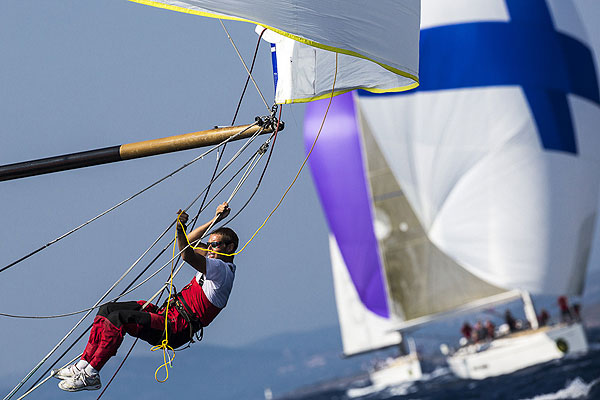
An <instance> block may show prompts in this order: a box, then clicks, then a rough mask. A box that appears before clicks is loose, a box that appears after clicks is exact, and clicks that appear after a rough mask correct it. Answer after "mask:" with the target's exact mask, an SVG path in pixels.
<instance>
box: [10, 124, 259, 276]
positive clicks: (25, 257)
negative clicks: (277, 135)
mask: <svg viewBox="0 0 600 400" xmlns="http://www.w3.org/2000/svg"><path fill="white" fill-rule="evenodd" d="M257 124H258V123H257V122H254V123H253V124H251V125H249V126H248V127H246V128H245V129H243V130H242V131H240V132H238V133H236V134H235V135H233V136H231V137H229V138H227V139H225V140H224V141H223V142H221V143H219V144H218V145H215V146H213V147H212V148H210V149H209V150H207V151H206V152H204V153H202V154H200V155H199V156H198V157H196V158H194V159H193V160H191V161H189V162H187V163H185V164H183V165H182V166H181V167H179V168H177V169H176V170H175V171H173V172H171V173H170V174H168V175H166V176H164V177H162V178H161V179H159V180H157V181H156V182H154V183H152V184H151V185H149V186H147V187H145V188H144V189H142V190H140V191H139V192H137V193H135V194H133V195H132V196H130V197H129V198H127V199H125V200H122V201H121V202H119V203H117V204H115V205H114V206H112V207H110V208H109V209H107V210H106V211H103V212H102V213H100V214H98V215H97V216H95V217H94V218H92V219H90V220H88V221H86V222H84V223H83V224H81V225H79V226H78V227H76V228H73V229H71V230H70V231H68V232H66V233H64V234H62V235H61V236H59V237H58V238H56V239H54V240H51V241H50V242H48V243H46V244H45V245H43V246H41V247H39V248H38V249H36V250H34V251H32V252H30V253H29V254H27V255H25V256H23V257H21V258H19V259H18V260H16V261H13V262H12V263H10V264H8V265H7V266H5V267H3V268H0V273H1V272H4V271H6V270H7V269H9V268H11V267H13V266H15V265H17V264H18V263H20V262H22V261H24V260H26V259H28V258H29V257H31V256H33V255H34V254H36V253H38V252H40V251H42V250H44V249H46V248H48V247H50V246H51V245H53V244H54V243H56V242H58V241H59V240H62V239H64V238H65V237H67V236H69V235H71V234H73V233H75V232H77V231H78V230H80V229H81V228H83V227H84V226H86V225H88V224H90V223H92V222H93V221H95V220H97V219H99V218H100V217H103V216H104V215H106V214H108V213H109V212H111V211H113V210H115V209H116V208H118V207H120V206H122V205H123V204H125V203H127V202H128V201H130V200H133V199H134V198H135V197H137V196H139V195H141V194H142V193H144V192H146V191H148V190H149V189H151V188H153V187H154V186H156V185H158V184H159V183H162V182H163V181H165V180H167V179H168V178H170V177H172V176H173V175H175V174H177V173H178V172H180V171H181V170H183V169H184V168H187V167H189V166H190V165H192V164H193V163H195V162H197V161H198V160H201V159H203V158H204V157H205V156H206V155H208V154H210V153H211V152H213V151H214V150H215V149H217V148H219V147H220V146H222V145H224V144H226V143H228V142H230V141H231V140H233V139H234V138H235V137H237V136H239V135H241V134H242V133H244V132H245V131H247V130H248V129H250V128H251V127H253V126H255V125H257Z"/></svg>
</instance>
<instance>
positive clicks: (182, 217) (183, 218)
mask: <svg viewBox="0 0 600 400" xmlns="http://www.w3.org/2000/svg"><path fill="white" fill-rule="evenodd" d="M188 219H189V216H188V215H187V213H186V212H185V211H181V210H179V211H177V220H178V221H177V230H178V231H182V230H183V229H184V228H185V226H186V224H187V222H188ZM182 225H183V226H182Z"/></svg>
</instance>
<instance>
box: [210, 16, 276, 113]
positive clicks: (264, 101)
mask: <svg viewBox="0 0 600 400" xmlns="http://www.w3.org/2000/svg"><path fill="white" fill-rule="evenodd" d="M219 22H220V23H221V26H222V27H223V29H224V30H225V33H226V34H227V38H228V39H229V41H230V42H231V45H232V46H233V48H234V49H235V52H236V53H237V55H238V57H239V59H240V61H241V62H242V64H243V65H244V68H245V69H246V72H247V73H248V76H249V77H250V79H252V83H254V87H255V88H256V90H257V91H258V94H259V95H260V98H261V99H262V101H263V103H265V107H267V110H269V111H271V109H270V108H269V105H268V104H267V100H265V96H263V94H262V92H261V91H260V88H259V87H258V85H257V84H256V81H255V80H254V77H252V74H251V73H250V70H249V69H248V66H247V65H246V63H245V62H244V59H243V58H242V55H241V54H240V52H239V50H238V48H237V46H236V45H235V43H234V41H233V39H232V38H231V35H230V34H229V31H228V30H227V28H226V27H225V24H223V21H222V20H220V19H219ZM261 35H262V34H261Z"/></svg>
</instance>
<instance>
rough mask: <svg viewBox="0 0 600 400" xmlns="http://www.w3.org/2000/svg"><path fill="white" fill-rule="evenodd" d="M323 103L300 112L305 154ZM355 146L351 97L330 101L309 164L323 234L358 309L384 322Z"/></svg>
mask: <svg viewBox="0 0 600 400" xmlns="http://www.w3.org/2000/svg"><path fill="white" fill-rule="evenodd" d="M328 103H329V99H325V100H321V101H316V102H311V103H309V104H308V105H307V107H306V115H305V118H304V145H305V149H306V152H308V151H309V150H310V147H311V146H312V144H313V141H314V139H315V137H316V135H317V133H318V131H319V127H320V126H321V123H322V121H323V116H324V115H325V110H326V109H327V105H328ZM360 140H361V139H360V136H359V129H358V126H357V120H356V115H355V107H354V101H353V95H352V93H346V94H344V95H340V96H336V97H334V98H333V101H332V103H331V107H330V109H329V113H328V115H327V119H326V121H325V125H324V126H323V130H322V132H321V136H320V137H319V140H318V141H317V144H316V146H315V149H314V150H313V152H312V154H311V156H310V159H309V162H310V167H311V171H312V175H313V180H314V182H315V185H316V187H317V191H318V193H319V197H320V199H321V204H322V206H323V210H324V211H325V216H326V218H327V222H328V224H329V229H330V231H331V232H332V233H333V235H334V236H335V238H336V241H337V243H338V246H339V248H340V251H341V253H342V256H343V258H344V262H345V264H346V266H347V268H348V272H349V273H350V277H351V279H352V282H353V283H354V286H355V287H356V290H357V292H358V295H359V297H360V299H361V301H362V303H363V304H364V305H365V307H366V308H367V309H369V310H370V311H372V312H374V313H375V314H377V315H380V316H382V317H389V310H388V305H387V299H386V290H385V284H384V280H383V275H382V273H383V268H382V265H381V258H380V256H379V251H378V246H377V239H376V238H375V233H374V232H373V215H372V210H371V203H370V198H369V192H368V190H367V182H366V177H365V170H364V161H363V157H362V152H361V142H360Z"/></svg>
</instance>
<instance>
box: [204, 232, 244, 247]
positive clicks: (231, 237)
mask: <svg viewBox="0 0 600 400" xmlns="http://www.w3.org/2000/svg"><path fill="white" fill-rule="evenodd" d="M210 234H211V235H212V234H218V235H221V236H222V237H223V241H224V242H227V243H233V244H234V245H235V246H234V248H233V251H236V250H237V247H238V244H239V241H240V240H239V239H238V235H237V234H236V233H235V232H234V231H233V229H231V228H227V227H226V226H222V227H221V228H217V229H215V230H214V231H212V232H211V233H210Z"/></svg>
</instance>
